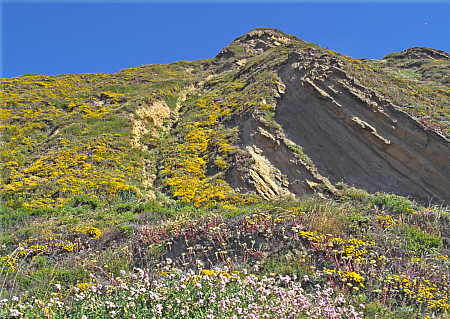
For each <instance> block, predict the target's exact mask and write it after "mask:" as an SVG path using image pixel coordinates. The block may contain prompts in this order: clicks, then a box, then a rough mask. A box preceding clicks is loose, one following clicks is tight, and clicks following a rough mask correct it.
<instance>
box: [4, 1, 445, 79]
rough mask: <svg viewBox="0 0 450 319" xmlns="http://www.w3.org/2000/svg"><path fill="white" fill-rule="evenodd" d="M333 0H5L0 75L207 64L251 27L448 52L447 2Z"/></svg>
mask: <svg viewBox="0 0 450 319" xmlns="http://www.w3.org/2000/svg"><path fill="white" fill-rule="evenodd" d="M0 1H1V0H0ZM331 2H332V3H331ZM331 2H329V3H314V2H313V3H311V2H309V3H303V2H297V3H283V4H280V3H278V2H275V1H272V2H270V1H266V2H265V3H242V2H239V1H238V2H235V3H211V2H210V3H152V2H149V1H148V2H139V1H137V2H136V1H135V2H133V3H126V1H124V2H122V3H120V2H113V3H111V2H110V3H105V2H104V3H101V2H96V3H86V2H81V1H79V2H78V3H77V2H76V1H75V2H74V3H69V4H68V3H63V4H61V3H60V4H57V3H55V2H52V1H50V2H41V3H39V2H35V3H33V2H25V3H21V2H19V1H7V2H6V3H3V5H2V67H3V70H2V73H1V76H2V77H12V76H18V75H23V74H36V73H45V74H51V75H55V74H62V73H89V72H114V71H117V70H120V69H123V68H127V67H133V66H139V65H143V64H153V63H170V62H174V61H178V60H197V59H204V58H209V57H212V56H214V55H215V54H217V52H218V51H219V50H220V49H221V48H222V47H224V46H226V45H227V44H228V43H229V42H231V41H232V40H233V39H234V38H236V37H238V36H240V35H241V34H243V33H245V32H248V31H249V30H251V29H253V28H256V27H274V28H278V29H280V30H282V31H284V32H287V33H290V34H293V35H295V36H297V37H299V38H301V39H303V40H306V41H310V42H315V43H317V44H319V45H321V46H323V47H327V48H329V49H333V50H336V51H338V52H341V53H343V54H346V55H349V56H352V57H356V58H363V57H364V58H380V57H382V56H384V55H386V54H387V53H389V52H392V51H400V50H403V49H405V48H408V47H413V46H425V47H433V48H436V49H441V50H445V51H447V52H449V51H450V22H449V21H450V1H441V2H440V3H438V2H436V3H430V1H423V2H422V3H414V2H410V3H400V2H397V3H392V1H391V3H361V2H363V1H359V3H358V1H356V2H354V3H348V2H346V3H344V2H342V3H339V2H337V1H331ZM336 2H337V3H336Z"/></svg>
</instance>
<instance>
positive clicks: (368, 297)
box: [0, 28, 450, 318]
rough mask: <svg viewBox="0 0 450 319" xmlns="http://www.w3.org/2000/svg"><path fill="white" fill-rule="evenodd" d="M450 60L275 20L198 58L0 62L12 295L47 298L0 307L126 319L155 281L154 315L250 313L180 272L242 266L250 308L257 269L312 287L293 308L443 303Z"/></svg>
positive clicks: (6, 283) (227, 272)
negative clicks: (123, 63) (0, 68)
mask: <svg viewBox="0 0 450 319" xmlns="http://www.w3.org/2000/svg"><path fill="white" fill-rule="evenodd" d="M449 71H450V55H449V54H448V53H446V52H443V51H439V50H435V49H430V48H418V47H416V48H410V49H407V50H404V51H402V52H399V53H391V54H388V55H387V56H385V57H384V58H383V59H379V60H369V59H353V58H350V57H347V56H344V55H342V54H339V53H337V52H334V51H331V50H328V49H323V48H321V47H319V46H317V45H315V44H313V43H308V42H305V41H302V40H300V39H297V38H295V37H293V36H291V35H288V34H285V33H283V32H281V31H278V30H275V29H267V28H260V29H255V30H252V31H250V32H249V33H247V34H245V35H243V36H241V37H239V38H237V39H235V40H234V41H233V42H231V43H230V44H229V45H227V46H226V47H225V48H223V49H222V50H221V51H220V52H219V53H218V54H217V55H216V56H215V57H213V58H210V59H205V60H200V61H192V62H191V61H180V62H176V63H172V64H168V65H145V66H140V67H136V68H131V69H125V70H121V71H119V72H116V73H112V74H106V73H92V74H66V75H60V76H47V75H26V76H21V77H16V78H8V79H1V83H2V91H1V105H0V119H1V122H0V123H1V134H2V135H1V136H2V140H1V144H0V157H1V164H0V165H1V166H2V170H1V172H2V173H1V179H0V196H1V199H2V207H1V211H0V220H1V225H0V227H1V228H0V230H1V233H0V255H1V256H2V257H1V261H2V264H1V265H2V266H1V274H2V275H1V279H0V284H1V287H0V295H1V296H0V297H2V296H4V297H6V298H8V299H9V298H10V297H11V296H13V295H21V296H22V297H21V299H20V300H25V299H24V298H26V295H27V294H34V295H36V296H37V299H35V300H34V301H33V302H31V303H30V304H28V305H25V304H22V303H21V302H22V301H20V300H19V301H8V300H5V301H0V315H4V316H11V317H14V316H13V314H15V313H12V312H10V310H8V309H16V310H17V311H18V312H19V313H21V312H22V313H24V314H27V315H24V316H23V317H24V318H25V316H28V317H30V318H31V317H33V318H34V317H49V316H50V317H54V318H68V317H71V316H75V317H76V316H78V317H81V316H82V315H86V316H87V318H104V316H109V317H114V316H118V317H128V315H126V311H130V309H131V308H134V307H131V306H129V305H127V306H125V303H126V302H125V303H123V302H122V301H123V300H122V299H123V298H126V297H127V298H128V297H130V296H131V297H130V298H135V297H136V296H134V295H133V294H131V295H128V293H127V291H128V292H130V291H133V289H138V288H137V287H140V288H139V289H143V290H144V291H147V290H148V291H150V292H149V293H150V295H147V293H143V294H142V295H140V294H138V295H137V297H136V298H137V299H133V304H134V305H135V307H136V309H138V310H135V311H134V312H133V311H132V313H134V314H135V316H136V318H141V317H142V318H147V316H150V317H151V316H152V315H153V316H159V317H162V318H178V317H177V316H180V315H183V316H184V317H186V318H206V316H207V315H214V316H216V317H218V318H232V313H233V311H234V310H233V311H231V312H230V313H229V314H225V311H224V310H223V309H224V308H220V307H219V306H218V304H215V303H214V302H215V301H214V300H212V301H210V303H207V304H206V305H203V304H202V305H200V304H197V303H195V305H194V304H192V305H194V306H195V307H194V308H193V309H196V308H198V309H203V310H201V311H200V310H199V312H198V313H194V312H195V311H196V310H192V311H194V312H193V313H190V312H189V311H191V310H189V309H187V308H186V309H184V308H179V309H178V308H177V307H178V306H179V305H175V304H172V303H171V302H172V301H171V300H172V299H173V298H171V297H170V296H172V294H176V293H175V292H174V291H172V290H170V289H171V288H167V287H172V286H173V285H175V286H176V285H177V284H179V282H178V283H176V282H173V280H175V281H176V280H181V282H182V283H183V284H182V286H186V284H187V285H188V286H189V285H191V284H192V287H194V286H197V285H198V284H199V282H203V281H206V282H207V284H206V283H205V285H206V286H207V285H210V286H208V287H209V288H205V289H206V290H202V289H203V288H202V289H200V288H199V289H200V290H199V291H203V293H206V294H207V295H209V294H210V292H211V291H213V290H215V289H216V288H215V287H216V286H214V285H216V284H218V283H217V282H216V279H217V280H219V281H220V280H222V281H223V280H225V279H226V280H225V281H226V283H222V285H224V286H223V287H225V286H226V287H227V288H226V289H229V290H226V292H224V295H222V296H221V297H220V298H219V297H218V300H222V303H223V302H225V301H224V300H228V299H229V298H230V297H229V296H230V295H229V294H231V295H232V294H233V291H234V293H236V291H241V292H242V293H243V294H244V291H245V294H249V295H248V296H247V297H248V300H253V299H252V298H254V301H248V303H245V304H242V305H240V306H239V307H240V308H241V309H244V310H243V311H244V313H245V316H246V315H248V316H250V314H251V309H252V307H257V306H256V305H259V306H261V305H263V304H264V301H262V300H260V299H259V297H260V292H257V291H252V289H253V288H252V286H253V285H249V286H246V284H245V282H246V280H250V279H249V278H252V279H251V280H256V282H258V280H262V282H260V284H261V287H260V288H258V289H262V290H264V289H266V290H267V291H270V290H271V289H273V290H274V291H275V290H277V289H282V287H285V288H286V287H291V288H289V289H291V290H292V289H293V291H297V293H298V295H296V296H288V295H289V294H288V290H289V289H288V290H287V291H286V292H283V293H280V294H281V295H283V294H286V295H283V297H282V298H281V297H275V295H274V296H272V295H271V296H272V297H270V298H269V299H270V300H272V299H273V298H274V299H273V300H272V301H273V302H274V304H273V305H272V306H271V307H275V308H276V307H278V306H275V305H276V304H279V303H280V302H281V301H280V300H283V302H286V304H287V306H286V307H288V308H289V307H294V304H293V303H295V302H298V300H299V299H298V298H300V299H301V298H306V299H304V300H305V301H304V307H305V308H304V311H303V312H302V310H301V309H300V310H299V311H300V312H299V313H298V314H296V317H295V318H306V317H308V316H309V317H314V318H360V317H367V318H406V317H408V318H411V317H416V318H422V317H424V316H429V318H438V317H445V316H446V315H448V310H449V307H450V301H449V293H450V286H449V284H448V282H449V280H448V273H449V272H448V270H449V269H448V266H449V261H448V251H449V244H450V237H449V236H450V234H449V228H448V226H449V223H448V221H449V216H448V214H449V211H448V209H447V208H446V205H448V204H449V203H450V166H449V163H450V147H449V137H450V125H449V124H450V111H449V110H450V87H449V82H448V78H449ZM134 267H138V268H139V269H141V268H142V269H144V270H140V272H139V276H141V277H140V278H141V279H142V278H147V280H150V279H152V280H153V279H154V280H157V281H158V280H159V282H160V285H162V286H161V287H160V288H161V289H162V290H158V289H159V288H157V287H159V286H158V285H156V288H155V287H154V286H152V285H151V284H149V285H148V286H145V284H144V286H145V287H142V286H141V284H142V283H141V282H140V281H139V280H137V279H136V274H135V273H134V274H133V271H134V270H133V269H134ZM217 267H218V268H217ZM145 269H152V271H149V272H148V271H147V270H145ZM188 271H193V272H194V273H193V274H189V272H188ZM247 272H249V273H250V274H254V275H261V276H262V275H266V276H268V277H267V278H269V279H270V278H273V280H272V279H270V280H269V282H265V281H264V280H265V279H261V278H260V277H255V278H253V277H251V276H253V275H247ZM163 273H164V274H167V275H169V277H170V279H169V277H167V278H166V277H165V276H164V275H163ZM172 275H173V276H172ZM117 276H121V277H122V279H118V278H116V277H117ZM180 276H181V277H180ZM186 276H187V277H186ZM249 276H250V277H249ZM280 276H281V277H280ZM284 276H288V277H284ZM189 278H190V279H189ZM283 278H284V279H283ZM286 278H289V279H286ZM171 280H172V281H171ZM150 281H151V280H150ZM150 281H149V282H150ZM241 281H242V282H243V283H242V282H241ZM144 282H145V281H144ZM164 285H168V286H167V287H166V286H164ZM255 285H256V284H255ZM315 285H320V286H321V287H323V289H324V291H320V289H319V290H317V289H315ZM100 286H110V287H109V288H108V289H109V290H108V291H110V292H108V293H107V292H105V295H104V296H105V297H104V298H103V299H102V297H98V296H96V294H95V291H96V289H100V290H102V289H103V288H102V287H100ZM200 286H201V284H200ZM206 286H205V287H206ZM256 286H257V285H256ZM256 286H255V287H256ZM121 287H122V288H121ZM124 287H128V288H124ZM164 287H166V288H164ZM189 287H190V286H189ZM277 287H278V288H277ZM293 287H294V288H293ZM295 287H296V288H295ZM326 288H327V289H332V290H331V291H332V295H330V293H331V292H330V290H326ZM155 289H156V290H155ZM167 289H169V291H171V292H170V293H169V292H167ZM186 289H187V288H186ZM186 289H185V288H177V290H176V291H179V298H180V300H185V302H187V304H189V303H190V302H196V301H195V300H197V299H196V298H199V296H197V295H196V292H195V289H193V290H192V289H191V288H189V289H191V290H189V289H188V290H186ZM224 289H225V288H224ZM239 289H242V290H239ZM255 289H256V288H255ZM296 289H297V290H296ZM321 289H322V288H321ZM180 291H181V292H180ZM208 291H209V292H208ZM326 291H328V292H326ZM79 293H81V294H83V298H81V299H80V296H79V295H78V296H77V294H79ZM90 293H92V294H91V295H90ZM153 293H156V294H162V296H165V297H161V298H163V299H161V300H165V301H164V302H162V303H163V304H164V306H161V307H163V309H164V310H161V309H160V310H158V311H156V310H155V309H156V308H155V305H156V303H157V302H158V298H157V299H155V300H153V299H152V298H153V297H151V294H153ZM339 293H342V294H343V296H342V297H337V295H338V294H339ZM165 294H166V295H165ZM245 294H244V295H245ZM281 295H279V296H281ZM49 296H52V297H51V298H52V299H54V300H57V302H55V301H50V305H49V306H46V307H45V308H44V310H45V309H47V310H45V311H44V310H42V309H41V308H42V307H40V306H39V303H44V302H45V303H47V302H48V298H49ZM118 296H122V297H120V298H118ZM133 296H134V297H133ZM149 296H150V297H149ZM84 298H86V300H87V301H83V300H84ZM89 298H94V299H95V298H100V299H95V300H94V299H89ZM164 298H166V299H164ZM183 298H184V299H183ZM189 298H191V301H189V300H188V299H189ZM221 298H222V299H221ZM271 298H272V299H271ZM277 298H281V299H280V300H278V299H277ZM324 298H325V299H326V300H327V301H326V302H325V301H324ZM333 298H337V299H333ZM213 299H214V298H213ZM341 299H342V300H341ZM130 300H131V299H130ZM152 300H153V301H152ZM192 300H194V301H192ZM276 300H278V301H276ZM295 300H297V301H295ZM302 300H303V299H302ZM338 300H339V301H338ZM275 301H276V302H275ZM58 302H61V303H63V304H64V303H66V304H67V305H70V307H69V309H71V310H68V309H66V308H64V307H63V306H60V305H59V304H58ZM108 302H112V303H117V304H121V306H118V307H117V309H116V310H112V309H109V308H108V306H104V303H106V304H107V303H108ZM230 302H231V301H230ZM321 302H325V304H328V303H329V308H330V309H331V310H329V312H327V311H324V310H323V309H322V310H320V309H317V305H318V304H320V303H321ZM89 304H98V305H99V306H98V309H96V310H95V311H94V309H91V310H89V311H88V308H89V307H88V305H89ZM252 305H253V306H252ZM306 305H308V306H306ZM338 305H341V306H340V308H339V307H338ZM2 307H3V308H2ZM86 307H87V308H86ZM124 307H125V308H124ZM130 307H131V308H130ZM158 307H159V306H158ZM180 307H181V306H180ZM202 307H203V308H202ZM215 307H219V308H215ZM222 307H224V306H223V305H222ZM227 307H232V306H231V304H230V305H229V306H227ZM261 307H262V306H261ZM315 307H316V308H315ZM327 307H328V306H327ZM327 307H325V308H327ZM335 307H337V308H335ZM112 308H114V307H112ZM128 308H129V309H128ZM175 308H176V309H178V310H177V311H178V312H175V310H173V311H172V310H171V309H175ZM188 308H190V307H188ZM225 308H226V307H225ZM300 308H301V307H300ZM319 308H320V307H319ZM322 308H323V307H322ZM338 308H339V309H338ZM21 309H22V310H21ZM89 309H90V308H89ZM102 309H103V310H102ZM126 309H128V310H126ZM158 309H159V308H158ZM220 309H222V310H220ZM230 309H231V308H230ZM327 309H328V308H327ZM71 311H72V312H71ZM111 311H114V312H116V313H115V314H114V315H112V314H111ZM121 311H125V312H121ZM155 311H156V312H155ZM211 311H212V312H211ZM247 311H248V312H247ZM254 311H256V310H254ZM258 311H261V312H258V314H262V313H263V311H265V310H262V308H261V309H260V310H258ZM270 311H272V312H269V317H270V318H288V317H289V315H288V312H286V313H284V312H283V311H285V310H283V309H278V308H277V309H276V310H274V309H272V310H270ZM183 312H185V313H184V314H183ZM282 313H283V314H282ZM219 314H220V315H219ZM291 315H292V314H291ZM18 316H19V317H20V314H19V315H18ZM102 316H103V317H102ZM243 316H244V315H243ZM245 316H244V317H245ZM305 316H306V317H305ZM309 317H308V318H309ZM245 318H246V317H245ZM249 318H250V317H249ZM289 318H290V317H289ZM292 318H293V317H292Z"/></svg>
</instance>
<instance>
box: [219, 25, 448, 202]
mask: <svg viewBox="0 0 450 319" xmlns="http://www.w3.org/2000/svg"><path fill="white" fill-rule="evenodd" d="M266 32H268V33H269V35H267V34H264V32H263V31H259V32H258V33H255V34H251V35H249V36H246V37H240V38H238V39H237V40H236V42H234V43H233V45H232V46H231V47H233V46H236V45H241V46H242V47H243V48H244V49H245V52H251V53H252V54H257V55H260V56H262V57H263V56H264V55H269V53H268V52H270V50H272V51H273V50H276V48H275V49H273V48H274V47H276V46H278V45H281V44H280V41H278V37H277V36H274V35H272V36H271V35H270V33H271V32H273V31H270V30H267V31H266ZM263 34H264V35H263ZM257 37H261V38H260V40H258V39H257ZM280 37H282V35H280ZM283 39H284V44H285V47H284V48H286V47H288V48H289V51H288V56H287V58H285V59H282V60H280V59H279V60H278V61H277V62H276V63H272V62H265V63H266V64H268V65H271V63H272V65H271V67H267V66H266V67H261V66H253V69H254V70H253V71H252V70H251V68H248V67H247V68H245V67H244V68H243V69H244V70H241V71H240V72H239V73H238V76H239V79H245V80H246V81H250V82H256V81H257V80H256V79H255V76H248V74H249V73H250V74H251V73H252V72H253V73H254V74H256V73H258V72H260V73H263V72H274V73H275V74H276V75H277V78H278V80H279V82H278V83H277V88H276V89H274V88H272V89H271V91H270V92H271V93H270V94H272V96H273V97H275V99H276V102H275V103H274V105H273V107H274V116H273V117H272V119H271V121H272V123H268V122H267V121H266V120H264V118H266V119H267V116H266V117H265V116H261V114H255V113H254V114H253V115H252V116H250V117H248V118H247V119H246V120H243V121H242V122H241V123H240V125H239V127H240V145H241V148H242V149H244V150H246V151H247V152H248V154H249V157H250V158H251V159H252V161H253V163H254V164H253V165H251V166H250V167H249V169H248V170H247V171H246V173H242V174H241V180H240V182H239V183H237V184H236V183H235V186H236V185H239V188H240V189H242V188H244V189H245V187H243V185H245V184H246V185H247V190H252V191H255V192H257V193H258V194H260V195H261V196H263V197H264V198H267V199H274V198H276V197H282V196H286V195H288V194H291V195H295V196H302V195H304V194H308V193H311V192H316V191H318V192H324V193H336V192H337V190H336V188H335V187H334V186H333V185H336V184H337V183H340V182H344V183H346V184H348V185H352V186H355V187H358V188H363V189H366V190H368V191H369V192H391V193H396V194H400V195H405V196H410V197H413V198H416V199H418V200H421V201H429V200H432V201H445V202H447V203H448V202H450V166H449V163H450V147H449V141H448V139H447V138H446V137H445V136H443V135H442V134H441V132H440V131H439V130H433V129H432V128H431V127H426V126H424V125H423V123H421V121H419V120H418V119H415V118H413V117H412V116H411V115H409V114H408V113H406V112H405V111H404V110H405V107H408V105H397V104H394V102H393V99H391V98H390V97H389V96H386V95H384V94H382V93H380V90H377V89H376V88H374V87H371V86H370V85H369V84H366V83H364V79H363V78H358V77H357V76H355V74H351V73H350V72H348V65H349V62H348V61H350V62H352V59H350V58H348V57H344V58H342V56H339V55H336V54H331V52H329V51H327V50H323V49H320V48H315V47H306V48H300V49H299V48H297V47H296V46H295V45H292V43H290V41H292V40H291V39H290V38H287V37H283ZM270 41H272V42H270ZM268 42H269V43H268ZM261 43H262V44H261ZM271 43H272V44H271ZM235 50H236V49H235ZM225 51H227V50H225ZM425 51H426V52H431V53H433V54H434V55H432V56H430V55H429V54H428V55H426V56H425V57H423V54H425V53H426V52H425ZM227 52H228V51H227ZM424 52H425V53H424ZM413 53H414V54H413ZM416 53H417V54H416ZM419 53H420V54H419ZM422 53H423V54H422ZM431 53H430V54H431ZM436 55H437V56H436ZM224 56H225V55H224V52H222V55H220V57H221V58H223V57H224ZM231 56H233V57H234V58H236V57H235V56H234V55H231V54H230V57H231ZM399 58H403V59H414V60H417V59H420V58H424V59H434V58H442V59H447V58H448V54H446V53H443V52H441V51H436V50H430V49H428V50H420V49H418V48H414V49H411V50H409V51H408V50H406V51H405V52H403V53H402V55H401V56H400V57H399ZM353 61H355V60H353ZM358 63H361V62H358ZM367 69H369V71H370V72H372V70H371V69H370V67H368V68H367ZM369 75H370V74H369ZM447 103H448V101H447ZM234 180H236V178H235V179H234Z"/></svg>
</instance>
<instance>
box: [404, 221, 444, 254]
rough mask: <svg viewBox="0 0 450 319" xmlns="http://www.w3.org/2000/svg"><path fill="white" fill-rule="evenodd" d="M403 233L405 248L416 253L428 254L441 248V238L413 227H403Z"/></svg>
mask: <svg viewBox="0 0 450 319" xmlns="http://www.w3.org/2000/svg"><path fill="white" fill-rule="evenodd" d="M403 233H404V235H405V239H406V243H407V248H408V249H409V250H413V251H414V252H416V253H419V254H421V253H427V252H430V250H433V249H440V248H442V247H443V240H442V238H441V237H439V236H434V235H432V234H428V233H425V232H423V231H420V230H419V229H417V228H416V227H414V226H409V225H405V226H403Z"/></svg>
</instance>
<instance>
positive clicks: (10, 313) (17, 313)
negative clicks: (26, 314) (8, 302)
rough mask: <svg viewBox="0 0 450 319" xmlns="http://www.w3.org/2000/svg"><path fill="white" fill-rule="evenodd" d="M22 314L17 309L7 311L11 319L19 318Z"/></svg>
mask: <svg viewBox="0 0 450 319" xmlns="http://www.w3.org/2000/svg"><path fill="white" fill-rule="evenodd" d="M21 314H22V313H21V312H20V311H19V310H17V309H9V315H10V316H11V317H20V315H21Z"/></svg>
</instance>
